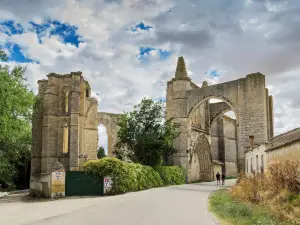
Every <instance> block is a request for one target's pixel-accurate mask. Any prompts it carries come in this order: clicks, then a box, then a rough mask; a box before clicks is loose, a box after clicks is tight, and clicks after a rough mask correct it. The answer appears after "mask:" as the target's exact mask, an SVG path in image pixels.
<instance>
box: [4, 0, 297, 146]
mask: <svg viewBox="0 0 300 225" xmlns="http://www.w3.org/2000/svg"><path fill="white" fill-rule="evenodd" d="M299 40H300V1H299V0H268V1H267V0H209V1H207V0H51V1H48V0H0V47H2V48H4V49H5V51H6V52H7V53H8V55H9V59H10V61H9V63H10V64H26V65H27V76H28V80H29V83H30V85H31V87H32V88H33V89H34V90H36V88H37V84H36V81H37V80H38V79H44V78H45V76H46V75H47V74H48V73H50V72H56V73H69V72H71V71H82V72H83V75H84V77H85V79H86V80H88V81H89V82H90V84H91V86H92V90H93V95H94V96H96V97H97V98H98V100H99V102H100V103H99V110H100V111H106V112H114V113H120V112H122V111H123V110H125V111H128V110H130V109H131V107H132V106H133V105H134V104H136V103H137V102H139V101H140V100H141V98H142V97H144V96H148V97H152V98H153V99H162V100H163V99H165V89H166V82H167V81H168V80H170V79H171V78H172V77H173V76H174V72H175V66H176V61H177V57H178V56H181V55H182V56H184V58H185V61H186V63H187V68H188V73H189V76H190V77H191V78H192V79H193V81H194V82H195V83H197V84H201V83H202V81H203V80H207V81H208V82H209V84H214V83H218V82H225V81H229V80H232V79H237V78H241V77H245V76H246V74H248V73H252V72H258V71H259V72H261V73H263V74H265V75H266V80H267V86H268V88H269V89H270V91H271V94H272V95H274V104H275V106H274V111H275V113H274V114H275V132H276V134H279V133H282V132H285V131H287V130H289V129H292V128H294V127H298V126H300V94H299V91H298V90H299V89H298V88H299V87H300V77H299V76H300V73H299V72H300V62H299V58H300V44H299ZM101 130H102V131H101V133H100V134H103V133H105V130H104V129H101ZM102 139H103V138H102ZM104 139H105V138H104ZM104 139H103V140H104ZM104 142H105V140H104Z"/></svg>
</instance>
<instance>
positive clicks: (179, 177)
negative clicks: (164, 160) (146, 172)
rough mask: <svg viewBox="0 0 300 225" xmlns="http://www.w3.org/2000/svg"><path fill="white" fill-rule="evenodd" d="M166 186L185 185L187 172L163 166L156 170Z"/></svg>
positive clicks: (176, 167) (178, 168)
mask: <svg viewBox="0 0 300 225" xmlns="http://www.w3.org/2000/svg"><path fill="white" fill-rule="evenodd" d="M156 170H157V171H158V172H159V174H160V176H161V178H162V180H163V182H164V185H178V184H184V183H185V171H184V170H183V169H182V168H181V167H178V166H161V167H158V168H156Z"/></svg>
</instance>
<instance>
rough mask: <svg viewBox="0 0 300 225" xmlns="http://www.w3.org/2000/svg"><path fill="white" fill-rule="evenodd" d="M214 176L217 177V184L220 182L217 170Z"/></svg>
mask: <svg viewBox="0 0 300 225" xmlns="http://www.w3.org/2000/svg"><path fill="white" fill-rule="evenodd" d="M216 178H217V185H218V184H220V173H219V172H217V174H216Z"/></svg>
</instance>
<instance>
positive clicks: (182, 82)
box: [166, 57, 273, 179]
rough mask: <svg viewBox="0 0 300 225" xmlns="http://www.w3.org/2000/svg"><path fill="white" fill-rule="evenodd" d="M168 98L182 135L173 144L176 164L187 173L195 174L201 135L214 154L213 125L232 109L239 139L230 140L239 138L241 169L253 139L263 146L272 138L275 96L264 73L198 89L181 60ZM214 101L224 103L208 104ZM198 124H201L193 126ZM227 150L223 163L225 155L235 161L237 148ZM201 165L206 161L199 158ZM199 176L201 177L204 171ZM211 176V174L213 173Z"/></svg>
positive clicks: (230, 143) (238, 147)
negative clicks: (195, 162) (194, 157)
mask: <svg viewBox="0 0 300 225" xmlns="http://www.w3.org/2000/svg"><path fill="white" fill-rule="evenodd" d="M166 98H167V103H166V111H167V113H166V115H167V118H171V117H173V118H174V121H175V122H177V123H179V124H180V125H181V126H180V128H179V131H180V136H179V137H178V138H177V140H176V141H175V142H174V144H175V146H176V148H177V149H179V152H178V153H177V154H176V155H175V156H174V157H173V163H174V164H175V165H179V166H182V167H183V168H185V169H186V170H187V172H188V174H191V173H194V172H192V171H191V164H190V163H189V162H191V161H192V160H190V157H193V156H194V155H195V154H193V151H196V149H197V148H198V147H196V146H194V143H195V140H197V137H198V136H203V135H204V136H205V137H206V138H207V140H208V143H210V147H209V149H207V151H209V152H210V154H212V150H211V124H212V122H213V121H215V118H217V117H219V115H221V114H222V113H224V112H226V111H228V110H229V109H230V110H232V111H234V113H235V115H236V131H235V132H236V138H233V137H230V138H231V140H233V142H234V141H235V140H234V139H236V143H237V146H236V158H237V159H236V163H237V168H238V170H244V168H245V167H244V163H245V162H244V161H245V155H244V151H245V149H246V147H247V146H248V145H249V137H250V136H254V140H255V144H259V143H263V142H264V141H266V140H268V139H269V138H270V137H272V136H273V109H272V107H273V103H272V97H271V96H269V95H268V90H267V89H266V87H265V76H264V75H263V74H261V73H254V74H249V75H247V76H246V77H245V78H241V79H238V80H234V81H230V82H226V83H222V84H216V85H211V86H209V85H208V84H207V82H203V85H202V87H198V86H197V85H195V84H194V83H193V82H192V81H191V79H190V78H189V77H188V75H187V72H186V68H185V63H184V60H183V57H179V59H178V63H177V68H176V73H175V78H173V79H172V80H171V81H169V82H168V86H167V96H166ZM211 98H217V99H220V100H222V101H223V102H222V103H221V104H219V105H213V104H210V103H209V102H208V100H209V99H211ZM225 104H226V105H227V106H225ZM195 114H196V115H195ZM195 118H196V119H195ZM195 121H200V123H199V124H194V122H195ZM203 121H205V122H203ZM227 139H228V138H227ZM233 142H232V141H231V142H228V141H227V146H234V145H233V144H232V143H233ZM226 151H227V152H226V153H225V154H223V155H224V157H223V159H221V160H223V161H224V158H226V157H225V156H228V157H230V161H233V160H232V156H231V155H234V154H230V153H229V152H228V151H235V149H233V148H231V149H226ZM233 157H234V156H233ZM211 158H212V157H211ZM199 163H200V164H201V163H207V162H204V161H201V159H199ZM228 163H229V162H228ZM231 163H232V162H231ZM228 166H229V164H228ZM231 167H232V164H231ZM199 168H201V166H200V167H199ZM231 170H233V168H231ZM199 173H200V174H201V171H199ZM210 174H211V175H212V174H213V171H210ZM200 179H202V178H201V177H200ZM203 179H208V177H206V178H205V177H203Z"/></svg>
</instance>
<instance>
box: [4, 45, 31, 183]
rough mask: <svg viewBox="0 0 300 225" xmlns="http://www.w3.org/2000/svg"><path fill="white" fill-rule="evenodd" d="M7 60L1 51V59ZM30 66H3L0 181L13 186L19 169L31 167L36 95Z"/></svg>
mask: <svg viewBox="0 0 300 225" xmlns="http://www.w3.org/2000/svg"><path fill="white" fill-rule="evenodd" d="M3 59H4V60H5V59H7V57H6V55H5V53H4V51H2V50H0V60H3ZM25 70H26V68H23V67H20V66H16V67H14V68H13V69H10V68H9V66H7V65H4V66H3V65H0V183H1V184H4V186H12V185H13V184H14V182H15V180H16V178H17V175H18V168H22V167H23V169H24V166H27V167H28V163H29V161H30V148H31V116H32V107H33V104H34V94H33V92H32V91H29V90H28V86H27V85H26V77H25V75H24V73H25Z"/></svg>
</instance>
